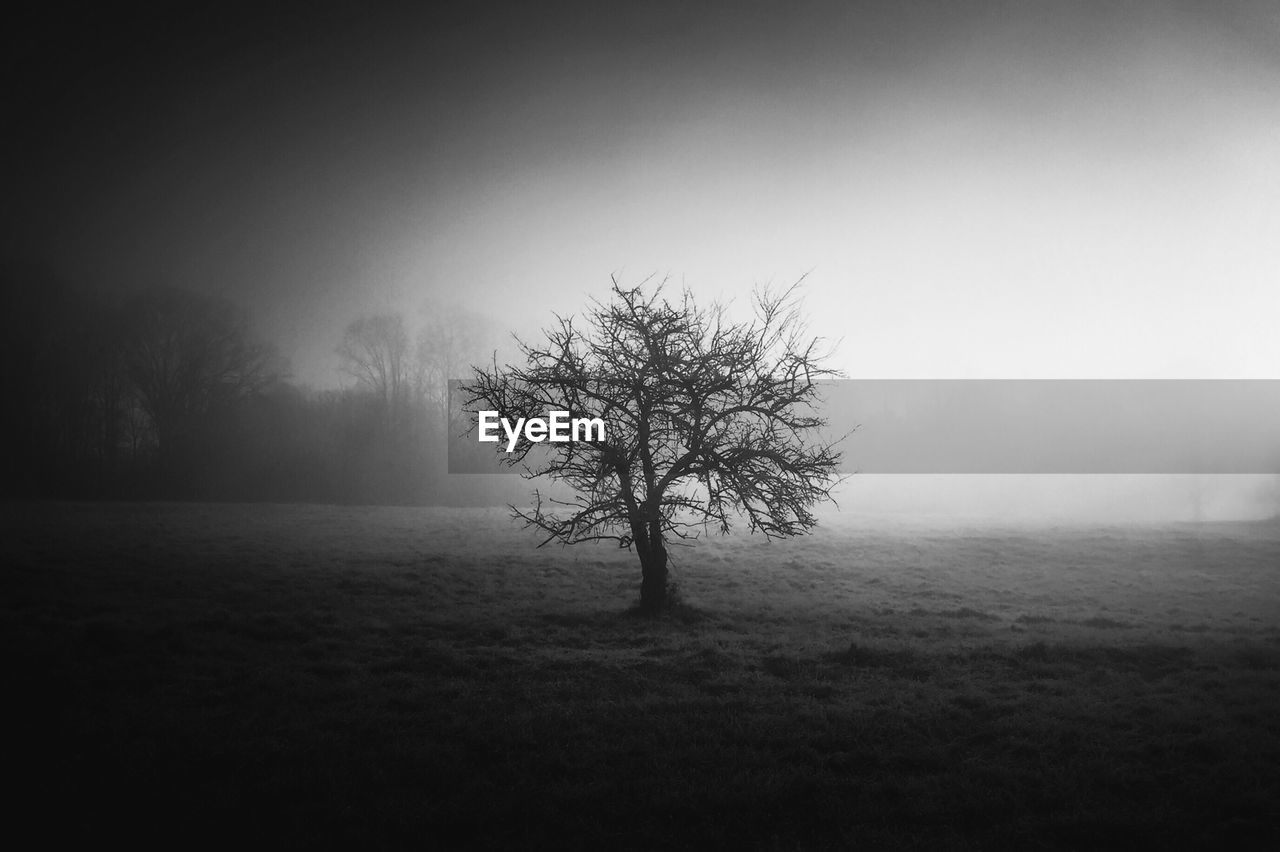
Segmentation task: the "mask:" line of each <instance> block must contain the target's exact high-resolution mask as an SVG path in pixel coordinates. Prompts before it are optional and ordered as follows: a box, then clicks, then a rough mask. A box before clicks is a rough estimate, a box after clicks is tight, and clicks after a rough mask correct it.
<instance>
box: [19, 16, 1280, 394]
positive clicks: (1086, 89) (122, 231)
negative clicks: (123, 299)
mask: <svg viewBox="0 0 1280 852" xmlns="http://www.w3.org/2000/svg"><path fill="white" fill-rule="evenodd" d="M689 5H692V4H675V3H669V4H668V3H634V4H628V5H627V6H626V7H625V10H622V11H618V10H609V11H607V12H606V11H604V6H603V5H598V4H550V5H544V4H526V5H510V6H507V5H501V4H474V5H466V4H459V5H458V6H457V7H456V8H455V9H453V10H451V11H449V12H447V13H444V14H440V13H431V14H428V13H425V12H414V13H407V12H400V11H393V12H379V13H377V14H376V15H373V14H370V13H368V12H365V11H363V10H360V9H358V8H356V7H355V6H352V7H349V8H343V7H325V8H324V9H323V10H321V9H320V8H318V7H303V6H299V7H296V9H295V10H293V11H274V12H271V13H270V14H264V13H261V12H259V13H256V14H247V13H239V12H235V11H225V10H220V9H211V10H208V11H204V12H201V13H191V14H184V16H183V17H181V18H179V19H165V18H160V19H157V18H150V17H147V16H146V15H145V14H144V13H142V12H140V11H139V12H119V11H100V12H97V13H94V14H95V15H96V17H93V18H89V19H78V18H71V17H69V13H65V12H48V13H46V18H45V19H44V20H42V21H36V22H34V23H33V24H32V25H31V26H30V28H28V29H25V30H24V29H22V28H14V30H15V31H13V32H11V33H9V35H8V37H7V38H8V40H9V41H10V42H11V43H10V44H9V45H7V47H9V48H10V50H9V51H8V55H9V57H10V58H9V60H8V62H9V66H10V67H9V71H10V74H9V78H10V79H11V80H12V81H14V86H15V91H13V92H11V97H10V98H9V99H8V103H10V104H13V106H12V108H11V116H12V117H13V118H14V119H16V120H14V121H12V122H11V124H12V127H11V130H10V138H9V139H7V140H6V142H5V146H6V149H7V151H8V154H7V156H6V161H7V162H8V163H9V166H10V170H11V175H10V178H9V180H8V181H7V183H8V185H9V186H10V187H11V189H12V192H11V194H10V203H9V204H8V205H7V210H6V213H5V217H6V218H5V222H4V232H3V239H4V243H3V247H4V252H5V261H6V262H7V263H21V264H28V265H34V266H37V267H41V268H46V269H50V270H53V271H55V272H56V273H58V274H60V275H62V276H64V277H67V278H70V279H73V280H76V281H83V282H87V283H94V284H101V285H104V286H135V285H138V284H150V283H164V284H174V285H178V286H183V287H189V288H193V289H198V290H204V291H211V292H217V293H221V294H224V295H227V296H230V297H232V298H234V299H237V300H239V301H242V302H244V303H245V304H247V305H248V306H249V307H250V308H251V310H252V311H253V313H254V315H255V317H256V319H257V321H258V324H259V328H260V329H261V331H262V333H263V334H264V336H266V337H268V338H270V339H273V340H275V341H277V342H278V343H279V345H280V346H281V349H282V351H283V353H284V354H285V355H286V356H288V357H290V358H291V360H292V362H293V370H294V375H295V376H296V378H297V379H299V380H301V381H305V382H309V383H311V384H314V385H317V386H332V385H335V384H336V383H337V382H338V381H339V375H338V373H337V372H336V370H335V367H336V356H335V355H334V354H333V349H334V346H335V345H336V343H337V341H338V339H339V337H340V335H341V330H342V327H343V326H344V325H345V324H346V322H348V321H349V320H350V319H352V318H353V317H354V316H356V315H358V314H359V313H361V312H369V311H379V310H387V309H403V310H408V311H412V310H414V309H415V308H416V307H417V305H418V304H419V303H420V302H421V300H422V299H423V298H424V297H425V296H427V295H432V294H435V295H437V296H439V295H447V296H451V297H453V298H456V299H458V300H460V301H461V302H463V303H464V304H465V305H466V306H468V307H470V308H472V309H474V310H476V311H479V312H481V313H482V314H484V315H485V316H487V317H489V318H491V319H492V320H493V322H494V323H495V325H496V326H497V327H498V328H500V329H503V330H505V329H509V328H515V329H523V330H528V329H530V328H531V327H536V325H537V324H538V323H539V322H540V321H541V320H542V319H543V318H545V317H549V315H550V311H551V310H559V311H567V312H572V311H575V310H578V309H580V308H581V306H582V304H583V302H584V299H585V297H586V296H588V295H599V294H601V293H602V292H603V291H604V290H605V289H606V288H607V285H608V278H609V275H610V274H618V275H619V276H620V277H621V278H622V279H623V280H624V281H633V282H634V281H638V280H640V279H641V278H643V277H644V276H646V275H649V274H652V273H657V274H658V275H671V276H672V277H673V278H674V279H675V280H677V281H683V282H685V283H687V284H688V285H690V286H691V287H693V288H694V289H695V291H697V292H698V293H701V294H705V295H708V296H724V297H735V296H739V297H742V298H745V296H746V294H747V293H748V292H749V289H750V287H751V285H753V284H755V283H760V282H768V281H773V282H775V283H787V282H789V281H791V280H794V279H796V278H798V277H799V276H800V275H802V274H804V273H806V272H811V274H810V276H809V278H808V279H807V287H806V289H807V293H808V296H807V305H808V307H809V309H810V311H811V313H812V315H813V317H814V321H813V330H814V331H815V332H817V333H820V334H823V335H827V336H830V337H835V338H841V340H842V342H841V345H840V349H839V358H838V362H839V363H838V366H841V367H843V368H844V369H845V370H846V371H847V372H848V373H849V375H851V376H855V377H865V378H1157V377H1158V378H1280V336H1277V335H1275V334H1274V332H1273V329H1274V325H1275V319H1276V317H1277V316H1278V315H1280V286H1277V282H1280V240H1277V239H1276V238H1275V235H1276V234H1280V156H1277V155H1278V154H1280V13H1278V12H1277V11H1276V7H1275V5H1274V4H1270V3H1265V2H1256V3H1251V2H1230V3H1203V4H1195V3H1154V2H1146V3H1089V4H1065V3H1048V2H1044V3H1034V2H1033V3H1004V4H1001V3H982V4H972V5H966V4H952V3H883V4H871V3H860V4H837V3H801V4H795V3H786V4H767V3H733V4H723V5H721V6H719V7H717V8H716V10H715V11H712V10H711V9H710V8H708V7H699V8H698V9H696V10H694V9H690V8H688V7H689Z"/></svg>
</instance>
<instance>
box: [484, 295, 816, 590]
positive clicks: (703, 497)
mask: <svg viewBox="0 0 1280 852" xmlns="http://www.w3.org/2000/svg"><path fill="white" fill-rule="evenodd" d="M646 283H647V282H646ZM664 283H665V282H664ZM662 291H663V285H662V284H659V285H658V286H657V287H656V288H654V289H653V290H652V292H646V290H645V289H644V283H642V284H641V285H640V286H637V287H632V288H624V287H622V286H620V285H619V284H618V282H617V280H616V279H615V280H614V281H613V286H612V291H611V298H610V299H609V301H608V302H607V303H601V302H599V301H593V303H592V306H591V308H590V309H589V310H588V311H587V312H586V315H585V318H584V322H581V323H578V322H575V320H574V319H573V318H572V317H560V316H557V317H556V320H557V322H556V323H555V325H554V326H553V327H551V328H549V329H546V330H544V332H543V334H544V335H545V338H546V339H545V341H544V342H541V343H538V344H530V343H526V342H524V341H517V342H518V344H519V347H520V352H521V356H522V358H523V360H524V364H522V365H508V366H505V367H499V366H498V364H497V363H496V361H495V362H494V363H493V366H492V367H491V368H475V369H474V371H473V374H472V378H471V381H470V382H469V383H467V384H466V385H465V386H464V388H463V391H464V393H465V395H466V396H465V398H466V400H467V407H468V409H470V410H496V411H498V412H499V413H500V415H501V416H503V417H506V418H508V419H509V420H511V421H513V422H514V421H515V419H516V418H519V417H524V418H529V417H540V416H546V413H547V412H549V411H568V412H570V416H571V417H599V418H601V419H602V420H603V421H604V422H605V424H606V433H605V437H604V439H603V440H594V441H589V442H588V441H580V442H568V443H554V444H553V443H539V444H536V445H535V444H532V443H530V442H527V441H524V442H521V443H520V444H518V445H517V448H516V449H515V450H514V451H513V452H511V453H509V454H507V455H506V457H505V461H506V463H507V464H509V465H512V466H515V465H521V466H522V467H523V470H524V475H525V476H526V477H527V478H539V477H547V478H548V479H550V480H554V481H559V482H563V483H565V484H567V485H568V486H569V487H570V488H572V490H573V492H574V496H573V497H572V498H571V499H564V500H562V499H549V498H545V497H544V496H543V495H542V494H541V492H537V491H535V495H534V497H535V504H534V506H533V507H532V508H531V509H518V508H516V507H514V506H513V507H511V508H512V511H513V513H514V515H515V517H517V518H519V519H521V520H523V521H524V522H525V524H526V525H527V526H530V527H534V528H536V529H538V530H540V531H542V532H543V533H545V534H546V538H545V539H544V540H543V542H542V544H544V545H545V544H547V543H549V542H552V541H559V542H562V543H565V544H573V543H577V542H584V541H598V540H612V541H616V542H618V544H619V545H620V546H622V547H626V548H634V550H635V552H636V553H637V556H638V557H639V561H640V565H641V577H642V579H641V586H640V606H641V609H642V610H644V611H647V612H650V613H653V612H657V611H659V610H661V609H662V607H663V605H664V603H665V602H666V599H667V577H668V570H667V547H668V545H669V544H671V543H673V542H680V543H683V542H687V541H688V540H690V539H695V538H697V537H698V536H699V535H700V534H701V533H704V532H707V531H710V530H715V531H718V532H720V533H727V532H728V531H729V529H730V527H731V525H732V523H733V520H734V519H735V518H745V519H746V522H747V525H748V528H749V529H750V530H751V531H752V532H760V533H763V534H764V535H765V536H766V537H767V538H775V537H784V536H793V535H798V534H800V533H803V532H806V531H808V530H809V529H811V528H812V527H813V526H814V525H815V523H816V518H815V517H814V515H813V513H812V511H811V510H812V507H813V506H814V505H815V504H816V503H818V502H819V501H821V500H825V499H830V496H831V489H832V487H834V485H835V484H836V483H837V482H838V481H839V479H840V477H839V475H838V472H837V470H838V466H839V462H840V454H839V453H838V452H837V451H836V450H835V449H834V443H833V442H828V441H825V440H823V438H822V436H821V435H820V434H819V431H820V430H821V429H822V427H824V426H825V425H826V421H825V419H824V418H823V417H821V416H820V415H819V414H818V412H817V410H816V408H815V404H816V403H817V402H818V401H819V390H820V385H819V382H820V381H821V380H822V379H826V378H831V377H834V376H836V375H837V373H836V371H834V370H831V369H828V368H826V367H825V366H823V364H824V362H825V360H826V356H827V354H829V353H828V352H826V351H824V350H823V349H822V347H821V342H820V341H819V340H817V339H814V338H810V337H808V336H807V334H806V329H805V326H804V323H803V322H802V320H801V318H800V315H799V313H798V311H797V309H796V300H795V298H794V295H795V292H796V288H795V287H792V288H791V289H789V290H787V291H785V292H783V293H780V294H776V293H770V292H768V291H757V292H756V293H755V296H754V300H753V302H754V305H753V306H754V308H755V316H754V318H753V319H752V320H750V321H746V322H741V321H738V322H735V321H733V320H731V319H730V317H729V315H728V310H727V308H726V306H725V305H724V304H723V303H720V302H715V303H712V304H711V305H710V306H708V307H702V306H699V305H698V304H696V302H695V300H694V297H693V295H692V293H690V292H689V291H688V290H687V289H686V290H685V291H684V292H683V293H682V294H681V296H680V298H679V299H678V300H677V301H676V302H675V303H672V302H670V301H668V300H667V299H665V298H664V297H663V294H662ZM498 446H499V447H500V449H502V450H505V445H504V444H502V443H500V444H499V445H498ZM534 446H537V447H539V448H541V449H539V450H538V451H536V452H535V451H534V450H533V447H534Z"/></svg>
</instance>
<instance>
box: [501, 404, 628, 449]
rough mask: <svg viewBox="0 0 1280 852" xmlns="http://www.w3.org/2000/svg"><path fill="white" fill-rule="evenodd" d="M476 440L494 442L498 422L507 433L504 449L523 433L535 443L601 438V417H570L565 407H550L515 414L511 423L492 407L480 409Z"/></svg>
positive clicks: (602, 424) (514, 443) (509, 446)
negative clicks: (537, 413)
mask: <svg viewBox="0 0 1280 852" xmlns="http://www.w3.org/2000/svg"><path fill="white" fill-rule="evenodd" d="M477 413H478V414H479V415H480V441H481V442H482V443H486V444H496V443H498V441H499V440H500V436H499V435H498V426H499V425H501V426H502V431H503V432H505V433H506V435H507V452H509V453H510V452H514V451H515V448H516V441H518V440H519V439H520V435H521V433H522V432H523V433H524V439H525V440H526V441H531V442H533V443H535V444H538V443H541V442H543V441H550V442H551V443H553V444H565V443H568V442H569V441H603V440H604V421H603V420H601V419H600V418H599V417H573V418H571V417H570V416H569V412H567V411H550V412H548V415H549V416H548V417H546V418H543V417H530V418H528V419H525V418H523V417H519V418H516V422H515V425H514V426H513V425H512V424H511V421H510V420H508V419H507V418H505V417H499V416H498V412H496V411H480V412H477Z"/></svg>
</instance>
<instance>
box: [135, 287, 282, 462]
mask: <svg viewBox="0 0 1280 852" xmlns="http://www.w3.org/2000/svg"><path fill="white" fill-rule="evenodd" d="M125 363H126V367H127V370H128V374H129V378H130V379H131V380H132V382H133V386H134V388H135V389H136V392H137V394H138V399H139V402H140V403H141V406H142V408H143V410H144V411H145V412H146V414H147V416H148V417H149V418H150V420H151V425H152V427H153V429H154V430H155V438H156V443H157V445H158V447H159V450H160V453H161V456H162V457H164V456H166V455H171V454H172V453H173V451H174V450H175V444H176V443H180V442H181V441H182V440H183V439H184V438H185V437H186V436H188V434H189V433H190V432H191V431H192V430H193V429H195V428H196V427H198V426H199V425H200V423H201V421H202V419H203V418H206V417H207V416H208V415H209V414H210V413H212V412H213V411H215V410H217V409H218V408H220V407H222V406H224V405H226V404H228V403H230V402H232V401H234V400H237V399H241V398H244V397H246V396H248V395H250V394H253V393H256V392H259V391H261V390H263V389H264V388H266V387H267V386H268V385H270V384H271V383H273V382H274V381H275V380H276V379H277V378H279V374H280V369H281V364H280V361H279V359H278V358H277V356H276V354H275V352H274V350H273V349H272V348H271V347H269V346H267V345H264V344H261V343H259V342H257V341H256V340H254V339H253V337H252V335H251V334H250V331H249V319H248V315H247V314H246V313H245V311H244V310H243V309H242V308H240V307H239V306H237V305H235V304H233V303H231V302H229V301H227V300H225V299H220V298H215V297H212V296H206V295H201V294H198V293H191V292H188V291H185V290H179V289H175V288H160V289H154V290H148V291H146V292H144V293H142V294H140V295H139V296H138V297H136V298H135V299H134V301H133V303H132V304H131V305H130V317H129V331H128V334H127V339H126V347H125Z"/></svg>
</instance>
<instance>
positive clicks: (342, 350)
mask: <svg viewBox="0 0 1280 852" xmlns="http://www.w3.org/2000/svg"><path fill="white" fill-rule="evenodd" d="M410 354H411V353H410V348H409V334H408V332H407V331H405V327H404V317H403V316H401V315H400V314H398V313H394V314H380V315H377V316H363V317H360V318H359V319H356V320H353V321H352V322H351V323H350V324H349V325H348V326H347V329H346V332H345V333H344V334H343V336H342V343H340V344H339V345H338V355H339V356H340V357H341V358H342V369H343V371H344V372H346V373H347V375H349V376H351V377H352V378H354V379H355V380H356V382H357V383H358V384H359V385H360V386H361V387H363V388H365V389H367V390H369V391H371V392H372V393H373V394H374V396H375V397H377V399H378V400H379V401H380V403H381V404H382V406H383V409H382V410H383V415H384V417H385V419H386V423H387V425H390V424H393V423H396V422H398V420H399V419H400V417H401V416H402V415H403V414H404V413H405V409H406V405H407V402H408V395H409V391H410V390H411V383H410V369H411V368H412V364H411V362H410Z"/></svg>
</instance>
